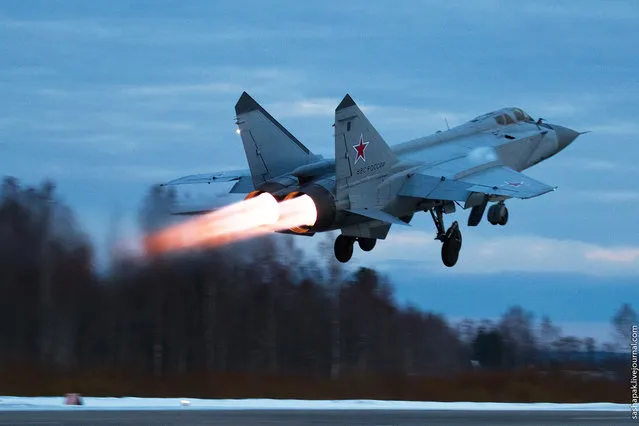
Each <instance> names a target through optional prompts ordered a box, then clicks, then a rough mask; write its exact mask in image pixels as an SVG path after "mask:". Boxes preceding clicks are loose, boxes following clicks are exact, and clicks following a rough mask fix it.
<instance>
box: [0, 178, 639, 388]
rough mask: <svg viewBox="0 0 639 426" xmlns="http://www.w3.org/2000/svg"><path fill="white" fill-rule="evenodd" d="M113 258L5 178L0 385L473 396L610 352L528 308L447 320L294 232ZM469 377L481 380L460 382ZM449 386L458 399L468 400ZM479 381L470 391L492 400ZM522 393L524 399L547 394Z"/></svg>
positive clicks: (0, 213)
mask: <svg viewBox="0 0 639 426" xmlns="http://www.w3.org/2000/svg"><path fill="white" fill-rule="evenodd" d="M174 202H175V194H174V193H173V192H172V191H171V190H166V189H164V188H160V187H153V188H151V189H150V190H149V193H148V194H147V196H146V198H145V200H143V202H142V206H141V208H140V212H139V213H140V215H139V217H140V226H141V228H142V229H143V230H144V231H146V232H149V231H152V230H154V229H157V228H159V227H161V226H163V225H165V224H166V223H167V220H170V218H169V216H168V215H167V214H166V213H167V212H168V211H169V210H170V208H171V205H172V204H173V203H174ZM280 237H281V238H280ZM328 244H330V242H329V241H328V240H326V241H325V245H328ZM324 248H326V247H324ZM323 252H328V253H330V250H323ZM116 254H117V251H116V250H115V246H114V256H113V258H112V262H111V264H110V267H109V268H108V270H107V271H106V272H103V273H98V272H97V271H96V268H95V267H94V263H95V260H94V248H93V246H92V243H91V241H90V239H89V238H88V236H87V235H86V234H85V233H84V232H83V231H82V230H81V229H80V228H79V227H78V225H77V223H76V220H75V218H74V214H73V212H72V210H71V209H70V208H69V207H68V206H66V205H65V204H64V203H63V202H62V201H61V200H60V199H59V197H58V196H57V194H56V190H55V185H54V184H52V183H51V182H44V183H43V184H41V185H39V186H34V187H31V186H26V187H24V186H22V185H21V184H20V183H19V182H18V181H17V180H16V179H13V178H5V180H4V182H3V184H2V188H1V194H0V324H2V325H3V326H2V327H0V365H1V366H2V367H0V373H2V375H3V376H4V377H6V378H10V380H4V381H2V380H0V393H5V394H11V393H13V394H15V393H16V392H18V393H35V394H42V393H43V389H45V390H47V389H48V390H50V391H51V392H54V393H60V392H64V391H69V389H62V387H64V386H70V385H71V384H73V386H76V387H79V388H81V389H86V390H87V391H93V392H94V393H100V392H103V393H105V394H114V393H121V394H127V392H137V394H156V393H159V394H162V395H165V394H167V393H171V392H172V391H173V392H174V391H175V390H176V389H180V390H181V391H184V392H186V393H190V394H191V395H192V394H193V392H196V393H198V394H200V395H202V396H229V397H230V396H288V397H295V396H298V397H300V395H306V396H309V397H313V396H317V395H322V396H324V397H365V396H369V397H376V396H377V397H391V398H392V397H403V398H405V399H411V398H416V397H421V398H425V397H430V398H431V399H438V398H439V399H441V398H444V396H443V395H445V392H444V391H443V390H442V389H444V388H445V386H444V384H443V383H444V382H441V381H445V383H448V385H449V386H452V385H451V383H453V381H457V382H454V383H457V385H455V386H458V385H459V383H466V387H465V388H464V389H466V392H471V391H472V390H473V389H475V388H477V389H480V390H481V389H482V386H484V385H486V383H492V382H491V380H492V381H500V380H501V381H505V382H508V383H511V382H513V381H516V380H515V377H519V376H518V375H520V374H530V369H531V367H534V368H535V369H538V368H541V367H540V366H544V368H546V370H545V371H549V370H548V369H547V367H548V365H550V364H549V363H552V365H555V366H556V365H557V362H564V361H566V360H568V361H570V359H569V358H568V357H563V358H562V357H559V358H552V357H548V356H547V355H548V354H561V353H564V354H573V355H574V354H579V353H581V354H590V355H592V356H591V357H590V358H589V357H580V358H578V361H579V363H581V364H579V365H582V364H583V361H588V360H590V361H591V364H593V362H594V361H595V353H600V352H601V350H602V349H604V350H607V351H608V352H610V349H612V348H608V347H603V348H602V347H601V345H599V344H597V342H595V341H594V340H593V339H585V340H581V339H577V338H575V337H571V336H562V335H561V331H560V330H559V328H558V327H556V326H555V325H554V324H553V323H552V321H551V320H550V319H549V318H543V319H542V321H541V322H540V323H539V324H537V323H535V321H534V318H533V316H532V314H531V313H530V312H527V311H526V310H525V309H523V308H522V307H520V306H513V307H510V308H509V309H508V310H507V311H506V312H505V313H504V314H503V316H502V317H501V318H500V320H498V321H495V322H491V321H486V320H480V321H473V320H463V321H461V322H459V323H457V324H451V323H450V322H449V321H448V320H447V319H446V318H445V317H444V316H443V315H440V314H437V313H432V312H425V311H424V310H422V309H420V308H418V307H415V306H401V305H400V304H398V303H397V302H396V301H395V299H394V294H393V287H392V284H391V282H390V281H389V279H388V278H387V277H385V276H383V275H382V274H380V273H378V272H377V271H375V270H373V269H369V268H359V269H358V270H356V271H354V272H350V273H349V272H347V271H346V270H345V269H343V267H342V265H341V264H339V263H338V262H337V261H335V260H334V259H333V257H332V256H324V255H318V256H313V259H308V258H307V257H306V256H304V255H303V251H302V250H300V249H299V248H298V247H296V245H295V240H294V237H290V238H286V236H278V238H274V237H270V236H267V237H263V238H259V239H256V240H252V241H248V242H241V243H236V244H233V245H229V246H226V247H222V248H217V249H214V250H211V249H208V250H206V249H202V250H199V251H197V252H190V253H183V254H178V255H170V256H162V257H154V258H145V259H143V260H140V259H131V258H128V257H126V256H124V257H119V256H117V255H116ZM632 321H634V322H635V323H636V314H635V313H634V311H633V310H632V308H631V307H630V306H629V305H625V306H623V307H621V308H620V311H619V312H618V313H617V316H616V317H615V319H614V321H613V323H614V324H615V325H616V326H618V329H619V331H620V332H624V330H626V329H625V327H626V325H627V324H631V323H632ZM622 338H623V336H620V339H622ZM574 361H577V359H575V360H574ZM573 364H574V365H576V364H575V362H573ZM593 365H594V364H593ZM589 368H591V369H592V365H591V367H589ZM2 371H4V372H2ZM522 372H523V373H522ZM477 374H480V375H482V374H483V375H489V376H482V377H484V379H482V380H479V379H477V377H478V376H477ZM212 377H215V378H216V379H215V380H214V384H212V382H211V380H213V379H211V378H212ZM468 377H474V379H472V380H475V382H472V383H475V387H473V386H471V385H469V383H468V382H463V380H470V379H468ZM526 377H529V378H530V377H532V376H526ZM534 377H537V376H534ZM21 378H31V380H23V379H21ZM424 378H429V380H428V381H424V380H425V379H424ZM463 378H466V379H463ZM520 379H521V378H520ZM520 379H517V380H519V381H521V380H520ZM460 380H461V382H459V381H460ZM530 380H532V381H534V380H540V379H539V378H535V379H534V380H533V379H532V378H531V379H530ZM553 380H555V381H554V382H552V383H553V384H554V385H553V386H554V387H555V388H556V389H555V391H557V389H577V387H573V385H574V384H572V382H570V380H571V379H569V378H566V377H565V375H562V376H561V378H557V377H556V378H555V379H553ZM566 380H567V381H566ZM597 380H600V379H597ZM602 380H603V379H602ZM606 380H607V381H606V382H605V383H606V384H605V385H602V384H601V383H599V382H597V383H599V384H598V389H599V390H598V392H603V390H606V392H608V393H607V395H614V392H612V393H611V392H610V388H609V387H610V386H612V387H613V389H617V388H615V387H614V386H619V384H617V383H616V382H615V381H614V379H613V380H612V381H610V380H609V379H606ZM371 381H372V382H371ZM438 381H439V382H438ZM564 381H565V382H564ZM178 383H179V385H178ZM372 383H375V384H374V385H373V384H372ZM500 383H501V382H500ZM513 383H514V382H513ZM557 383H562V384H565V386H563V387H561V386H560V387H557V385H556V384H557ZM459 386H461V385H459ZM534 386H536V388H539V385H538V384H535V385H534ZM534 386H533V385H531V389H532V388H533V387H534ZM3 387H4V389H2V388H3ZM542 387H543V386H542ZM551 387H552V386H550V385H549V386H548V389H550V388H551ZM453 388H455V389H457V391H456V392H457V393H454V392H452V391H451V393H450V395H451V398H453V399H454V398H459V397H458V396H454V395H459V392H460V390H459V389H458V388H456V387H454V386H453V387H451V389H453ZM536 388H535V389H536ZM304 389H306V390H304ZM374 389H377V391H376V392H375V391H374ZM437 389H439V390H437ZM495 389H501V391H500V392H506V391H504V389H509V388H508V386H504V385H503V384H501V385H499V384H495ZM593 389H594V388H593ZM620 389H623V387H622V386H621V387H620ZM480 390H476V392H479V393H474V394H473V393H470V394H468V396H467V399H473V398H480V396H477V395H484V397H486V398H488V397H489V396H490V397H493V398H494V397H495V396H494V394H490V395H489V394H486V393H485V389H484V390H481V391H480ZM429 392H432V394H431V393H429ZM481 392H484V393H481ZM549 392H550V391H549ZM553 392H554V391H553ZM570 392H571V391H567V390H566V391H565V394H566V395H573V396H574V395H577V394H579V395H581V393H583V392H584V391H583V389H582V390H579V391H574V392H577V393H574V392H573V393H572V394H571V393H570ZM580 392H581V393H580ZM593 392H594V391H593ZM515 394H516V392H515V391H512V392H511V391H508V392H506V393H504V394H503V395H502V396H501V398H502V399H503V398H508V395H515ZM473 395H475V396H473ZM526 395H527V396H526ZM526 395H524V396H520V397H519V399H535V398H541V399H543V397H542V396H536V395H537V394H535V395H532V394H526ZM540 395H541V394H540ZM548 395H549V394H548ZM553 395H555V394H553ZM585 395H586V394H584V396H580V397H578V398H577V399H579V398H581V399H582V400H583V399H588V397H587V396H585ZM619 395H623V392H621V391H620V392H619ZM621 397H622V396H620V398H621ZM552 398H554V399H557V398H561V396H557V395H555V396H552ZM607 398H611V397H607Z"/></svg>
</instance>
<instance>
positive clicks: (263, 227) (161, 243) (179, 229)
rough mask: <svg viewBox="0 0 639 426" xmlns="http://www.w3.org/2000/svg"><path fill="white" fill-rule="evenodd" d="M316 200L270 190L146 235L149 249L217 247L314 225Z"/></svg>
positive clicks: (150, 251)
mask: <svg viewBox="0 0 639 426" xmlns="http://www.w3.org/2000/svg"><path fill="white" fill-rule="evenodd" d="M316 220H317V209H316V207H315V203H314V202H313V200H312V199H311V198H310V197H309V196H308V195H301V196H299V197H296V198H293V199H289V200H285V201H282V202H281V203H279V204H278V202H277V200H276V199H275V198H274V197H273V196H272V195H271V194H268V193H263V194H260V195H258V196H256V197H253V198H250V199H248V200H244V201H240V202H238V203H235V204H232V205H230V206H227V207H224V208H222V209H219V210H216V211H215V212H212V213H209V214H206V215H204V216H199V217H197V218H195V219H192V220H190V221H187V222H184V223H181V224H179V225H175V226H172V227H169V228H166V229H163V230H161V231H159V232H157V233H155V234H153V235H150V236H148V237H146V238H145V245H146V249H147V252H149V253H150V254H160V253H165V252H169V251H175V250H183V249H188V248H194V247H216V246H221V245H224V244H229V243H232V242H235V241H241V240H245V239H248V238H254V237H258V236H260V235H264V234H267V233H270V232H275V231H281V230H284V229H290V228H295V227H299V226H313V225H314V224H315V221H316Z"/></svg>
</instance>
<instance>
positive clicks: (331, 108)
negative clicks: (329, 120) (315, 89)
mask: <svg viewBox="0 0 639 426" xmlns="http://www.w3.org/2000/svg"><path fill="white" fill-rule="evenodd" d="M338 103H339V99H336V98H309V99H301V100H295V101H282V102H276V103H269V111H271V113H272V114H273V115H275V116H277V117H282V118H293V117H333V116H334V115H335V107H336V106H337V104H338Z"/></svg>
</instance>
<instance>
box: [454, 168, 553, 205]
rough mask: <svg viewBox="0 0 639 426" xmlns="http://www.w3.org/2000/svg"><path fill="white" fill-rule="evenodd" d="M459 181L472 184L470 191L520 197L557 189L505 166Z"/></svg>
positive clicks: (525, 197) (536, 195)
mask: <svg viewBox="0 0 639 426" xmlns="http://www.w3.org/2000/svg"><path fill="white" fill-rule="evenodd" d="M461 181H463V182H467V183H469V184H472V186H471V187H470V188H469V190H470V191H472V192H483V193H484V194H488V195H501V196H505V197H510V198H521V199H528V198H534V197H538V196H540V195H543V194H546V193H548V192H550V191H554V190H555V189H557V187H553V186H549V185H546V184H545V183H543V182H539V181H538V180H535V179H533V178H531V177H528V176H526V175H525V174H523V173H520V172H517V171H515V170H513V169H511V168H509V167H505V166H500V167H493V168H490V169H487V170H483V171H480V172H477V173H474V174H471V175H468V176H466V177H463V178H461Z"/></svg>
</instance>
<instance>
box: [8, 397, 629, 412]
mask: <svg viewBox="0 0 639 426" xmlns="http://www.w3.org/2000/svg"><path fill="white" fill-rule="evenodd" d="M83 400H84V405H82V406H66V405H64V397H15V396H0V411H2V410H59V409H67V410H69V409H71V410H175V409H180V410H198V409H199V410H202V409H204V410H596V411H624V410H628V405H627V404H611V403H592V404H555V403H532V404H525V403H513V404H510V403H501V402H419V401H375V400H336V401H330V400H329V401H315V400H313V401H309V400H295V399H197V398H134V397H125V398H106V397H84V398H83Z"/></svg>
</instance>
